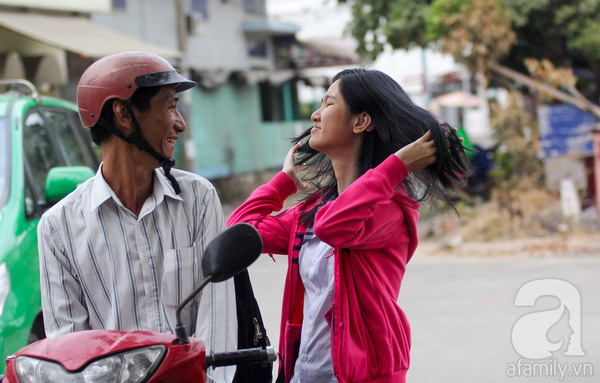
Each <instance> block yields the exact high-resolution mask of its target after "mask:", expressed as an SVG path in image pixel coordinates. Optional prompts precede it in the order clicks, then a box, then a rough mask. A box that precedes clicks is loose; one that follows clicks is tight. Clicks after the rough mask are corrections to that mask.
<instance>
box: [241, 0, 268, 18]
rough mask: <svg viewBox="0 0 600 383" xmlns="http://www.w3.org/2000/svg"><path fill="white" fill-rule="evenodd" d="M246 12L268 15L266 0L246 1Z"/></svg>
mask: <svg viewBox="0 0 600 383" xmlns="http://www.w3.org/2000/svg"><path fill="white" fill-rule="evenodd" d="M244 10H245V11H246V12H247V13H252V14H255V15H266V14H267V9H266V7H265V0H244Z"/></svg>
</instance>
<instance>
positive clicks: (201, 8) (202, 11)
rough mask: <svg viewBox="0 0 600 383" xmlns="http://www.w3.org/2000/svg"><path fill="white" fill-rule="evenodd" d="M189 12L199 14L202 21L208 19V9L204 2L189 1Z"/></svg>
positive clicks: (197, 0)
mask: <svg viewBox="0 0 600 383" xmlns="http://www.w3.org/2000/svg"><path fill="white" fill-rule="evenodd" d="M189 5H190V7H189V12H190V13H196V14H199V15H200V16H201V17H202V19H204V20H207V19H208V7H207V5H206V0H190V3H189Z"/></svg>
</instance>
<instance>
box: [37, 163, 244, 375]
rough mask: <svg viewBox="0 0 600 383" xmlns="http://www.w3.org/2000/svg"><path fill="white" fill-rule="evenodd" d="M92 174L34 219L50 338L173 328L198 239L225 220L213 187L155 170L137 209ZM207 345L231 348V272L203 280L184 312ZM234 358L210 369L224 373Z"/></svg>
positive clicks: (194, 270) (197, 269) (193, 283)
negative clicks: (83, 332) (228, 275)
mask: <svg viewBox="0 0 600 383" xmlns="http://www.w3.org/2000/svg"><path fill="white" fill-rule="evenodd" d="M101 169H102V166H100V169H99V170H98V172H97V174H96V176H95V177H94V178H92V179H90V180H88V181H86V182H85V183H84V184H82V185H81V186H80V187H78V188H77V190H75V191H74V192H73V193H71V194H70V195H69V196H67V197H66V198H64V199H63V200H62V201H60V202H59V203H58V204H56V205H55V206H53V207H52V208H51V209H50V210H48V211H47V212H46V213H45V214H44V215H43V216H42V218H41V220H40V223H39V226H38V238H39V253H40V273H41V290H42V307H43V313H44V326H45V329H46V335H47V336H48V337H57V336H59V335H62V334H65V333H70V332H74V331H81V330H87V329H111V330H122V331H134V330H146V331H154V332H163V333H174V331H175V323H176V319H175V310H176V308H177V305H178V304H179V303H180V302H181V301H183V300H184V299H185V298H186V297H187V296H188V294H189V293H191V292H192V291H193V290H194V288H195V287H197V286H198V285H199V284H200V283H201V282H202V270H201V266H200V260H201V258H202V254H203V250H204V248H205V246H206V245H207V244H208V242H210V240H211V239H212V238H214V237H215V236H216V235H217V234H219V233H220V232H221V231H222V230H223V228H224V220H223V212H222V209H221V204H220V202H219V198H218V196H217V194H216V191H215V189H214V187H213V186H212V185H211V184H210V183H209V182H208V181H207V180H205V179H204V178H202V177H200V176H198V175H195V174H192V173H188V172H183V171H180V170H176V169H173V170H172V174H173V175H174V176H175V177H176V179H177V181H178V182H179V185H180V186H181V190H182V192H181V194H180V195H177V194H175V191H174V190H173V187H172V186H171V184H170V182H169V181H168V179H167V178H166V177H165V175H164V173H163V171H162V170H161V169H157V170H155V173H154V182H153V191H152V195H150V197H149V198H148V199H147V200H146V201H145V203H144V205H143V207H142V210H141V213H140V215H139V216H137V217H136V216H135V214H133V213H132V212H131V211H129V210H128V209H126V208H125V207H124V206H123V204H122V203H121V201H120V200H119V198H118V197H117V195H116V194H115V193H114V191H113V190H112V189H111V188H110V186H109V185H108V184H107V183H106V181H105V180H104V177H103V176H102V173H101ZM182 321H183V324H185V325H186V327H187V328H188V333H190V334H195V336H196V337H197V338H200V339H202V340H203V341H204V343H205V345H206V348H207V353H211V352H219V351H231V350H235V349H237V315H236V307H235V289H234V286H233V280H229V281H227V282H223V283H216V284H213V283H211V284H209V285H208V286H207V287H206V288H205V289H204V291H203V293H202V295H201V296H198V297H196V298H195V299H194V300H193V301H192V302H191V303H189V304H188V305H187V306H186V308H185V309H184V310H183V311H182ZM234 373H235V367H227V368H217V369H215V370H214V371H209V375H211V376H212V377H213V379H215V380H216V381H224V382H229V381H231V380H232V379H233V375H234Z"/></svg>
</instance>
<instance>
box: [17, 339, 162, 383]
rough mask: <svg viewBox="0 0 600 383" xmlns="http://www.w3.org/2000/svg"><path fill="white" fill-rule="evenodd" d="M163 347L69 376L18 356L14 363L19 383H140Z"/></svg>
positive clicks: (125, 354) (105, 361) (48, 364)
mask: <svg viewBox="0 0 600 383" xmlns="http://www.w3.org/2000/svg"><path fill="white" fill-rule="evenodd" d="M165 351H166V347H165V346H162V345H156V346H151V347H146V348H140V349H137V350H133V351H127V352H123V353H120V354H115V355H111V356H108V357H106V358H102V359H100V360H97V361H95V362H94V363H90V364H89V365H88V366H87V367H85V368H84V369H83V370H82V371H79V372H70V371H67V370H66V369H65V368H64V367H63V366H61V365H60V364H58V363H55V362H50V361H47V360H43V359H37V358H31V357H28V356H19V357H18V358H17V359H16V361H15V367H16V369H17V378H18V379H19V382H20V383H34V382H38V383H44V382H64V383H87V382H94V383H104V382H106V383H114V382H118V383H141V382H144V381H146V380H147V379H148V378H150V376H151V375H152V373H154V371H155V370H156V368H157V367H158V365H159V364H160V362H161V361H162V357H163V355H164V354H165Z"/></svg>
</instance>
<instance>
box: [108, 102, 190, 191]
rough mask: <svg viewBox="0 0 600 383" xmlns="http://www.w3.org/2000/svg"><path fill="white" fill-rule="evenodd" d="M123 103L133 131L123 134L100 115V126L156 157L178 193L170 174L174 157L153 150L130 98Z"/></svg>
mask: <svg viewBox="0 0 600 383" xmlns="http://www.w3.org/2000/svg"><path fill="white" fill-rule="evenodd" d="M125 105H126V107H127V112H128V113H129V116H131V121H132V122H133V126H134V128H135V132H133V133H131V134H130V135H129V136H125V134H124V133H123V132H122V131H121V130H120V129H118V128H117V127H115V126H114V125H113V124H112V123H110V122H108V121H106V120H105V119H103V118H102V117H100V118H99V119H98V122H99V123H100V126H102V127H103V128H105V129H107V130H109V131H110V132H111V133H113V134H114V135H115V136H117V137H119V138H120V139H122V140H125V141H127V142H128V143H130V144H133V145H135V147H136V148H138V149H139V150H143V151H145V152H146V153H148V154H150V155H151V156H152V157H154V158H156V159H157V160H158V162H159V164H160V166H161V167H162V168H163V170H164V171H165V175H166V176H167V179H168V180H169V181H170V182H171V185H172V186H173V189H174V190H175V194H180V193H181V188H180V187H179V183H178V182H177V180H176V179H175V177H174V176H173V175H172V174H171V168H172V167H173V166H175V158H174V157H164V156H162V155H161V154H160V153H158V152H157V151H156V150H154V148H153V147H152V146H151V145H150V144H149V143H148V141H146V139H145V138H144V136H142V130H141V129H140V125H139V123H138V121H137V118H136V117H135V114H134V113H133V108H132V107H131V99H129V100H127V101H126V102H125Z"/></svg>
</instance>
